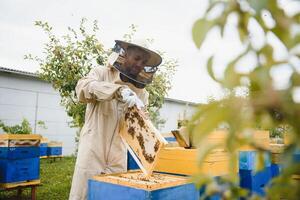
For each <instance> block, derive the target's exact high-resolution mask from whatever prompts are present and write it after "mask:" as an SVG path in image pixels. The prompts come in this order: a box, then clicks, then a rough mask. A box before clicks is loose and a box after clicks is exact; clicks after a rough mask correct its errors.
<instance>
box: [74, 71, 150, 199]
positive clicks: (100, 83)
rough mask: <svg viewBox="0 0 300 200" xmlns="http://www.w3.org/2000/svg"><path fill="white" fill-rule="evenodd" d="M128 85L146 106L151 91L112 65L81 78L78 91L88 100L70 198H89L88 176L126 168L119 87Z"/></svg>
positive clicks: (79, 94)
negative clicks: (127, 80) (122, 77)
mask: <svg viewBox="0 0 300 200" xmlns="http://www.w3.org/2000/svg"><path fill="white" fill-rule="evenodd" d="M122 87H129V88H130V89H132V90H133V91H134V92H135V93H136V94H137V96H138V97H139V98H140V99H141V100H142V101H143V103H144V104H145V105H146V104H147V103H148V93H147V92H146V90H145V89H138V88H135V87H134V86H133V85H131V84H126V83H123V82H122V81H121V80H120V78H119V72H118V71H117V70H116V69H114V68H112V67H103V66H100V67H96V68H93V69H92V70H91V72H90V73H89V74H88V76H86V77H84V78H82V79H80V80H79V81H78V83H77V86H76V93H77V96H78V98H79V101H80V102H85V103H87V108H86V114H85V124H84V126H83V128H82V131H81V133H80V139H79V147H78V154H77V160H76V165H75V170H74V175H73V180H72V188H71V191H70V196H69V199H70V200H85V199H87V188H88V179H90V178H92V177H93V176H94V175H98V174H101V173H105V174H107V173H119V172H125V171H127V150H126V147H125V146H124V144H123V143H122V141H121V138H120V136H119V134H118V133H119V129H118V128H119V127H118V125H119V120H120V117H121V115H122V114H123V111H124V108H125V105H124V103H123V102H122V101H121V99H120V97H119V92H120V90H119V89H120V88H122Z"/></svg>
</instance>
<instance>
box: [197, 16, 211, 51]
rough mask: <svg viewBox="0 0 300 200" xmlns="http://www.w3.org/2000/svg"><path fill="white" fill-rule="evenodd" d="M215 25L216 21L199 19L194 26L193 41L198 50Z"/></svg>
mask: <svg viewBox="0 0 300 200" xmlns="http://www.w3.org/2000/svg"><path fill="white" fill-rule="evenodd" d="M214 25H215V22H214V21H208V20H206V19H198V20H197V21H196V22H195V23H194V25H193V30H192V33H193V40H194V43H195V45H196V47H197V48H200V47H201V44H202V42H203V41H204V39H205V37H206V34H207V33H208V31H209V30H210V29H211V28H212V27H213V26H214Z"/></svg>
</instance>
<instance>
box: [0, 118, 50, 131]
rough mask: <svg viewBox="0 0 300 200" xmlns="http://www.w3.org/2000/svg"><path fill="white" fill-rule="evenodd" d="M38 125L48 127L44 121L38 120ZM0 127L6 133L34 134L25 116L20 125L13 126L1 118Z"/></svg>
mask: <svg viewBox="0 0 300 200" xmlns="http://www.w3.org/2000/svg"><path fill="white" fill-rule="evenodd" d="M37 125H38V126H39V127H41V128H43V129H47V127H46V125H45V122H43V121H37ZM0 128H2V129H3V131H4V132H5V133H9V134H32V128H31V125H30V123H29V121H28V120H27V119H25V118H24V119H23V121H22V122H21V124H20V125H19V124H17V125H13V126H8V125H5V124H4V122H2V121H1V120H0Z"/></svg>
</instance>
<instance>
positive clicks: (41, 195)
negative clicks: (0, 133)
mask: <svg viewBox="0 0 300 200" xmlns="http://www.w3.org/2000/svg"><path fill="white" fill-rule="evenodd" d="M51 161H52V162H51ZM40 165H41V166H40V179H41V186H39V187H38V188H37V199H41V200H48V199H49V200H50V199H51V200H52V199H55V200H66V199H68V198H69V192H70V188H71V181H72V176H73V170H74V165H75V157H64V158H62V159H61V160H60V159H56V161H55V162H53V160H50V159H41V162H40ZM16 195H17V191H16V190H12V191H0V199H6V200H17V199H22V200H23V199H24V200H27V199H30V195H31V193H30V189H24V190H23V192H22V196H21V197H20V198H17V196H16Z"/></svg>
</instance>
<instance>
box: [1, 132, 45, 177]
mask: <svg viewBox="0 0 300 200" xmlns="http://www.w3.org/2000/svg"><path fill="white" fill-rule="evenodd" d="M40 138H41V136H39V135H34V134H22V135H21V134H20V135H17V134H0V183H13V182H20V181H29V180H35V179H38V178H39V166H40V160H39V155H40V149H39V144H40Z"/></svg>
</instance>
